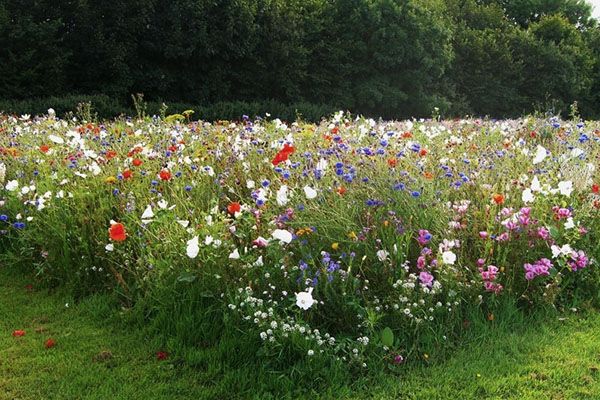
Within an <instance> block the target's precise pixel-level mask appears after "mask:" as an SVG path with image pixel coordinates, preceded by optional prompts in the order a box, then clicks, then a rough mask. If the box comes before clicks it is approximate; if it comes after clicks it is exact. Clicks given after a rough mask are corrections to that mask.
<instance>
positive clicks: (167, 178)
mask: <svg viewBox="0 0 600 400" xmlns="http://www.w3.org/2000/svg"><path fill="white" fill-rule="evenodd" d="M158 176H159V177H160V179H161V180H163V181H170V180H171V173H170V172H169V170H168V169H163V170H161V171H160V173H159V174H158Z"/></svg>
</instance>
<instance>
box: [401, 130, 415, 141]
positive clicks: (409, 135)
mask: <svg viewBox="0 0 600 400" xmlns="http://www.w3.org/2000/svg"><path fill="white" fill-rule="evenodd" d="M411 137H413V134H412V133H411V132H404V133H403V134H402V139H410V138H411Z"/></svg>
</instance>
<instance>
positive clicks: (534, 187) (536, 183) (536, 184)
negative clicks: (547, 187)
mask: <svg viewBox="0 0 600 400" xmlns="http://www.w3.org/2000/svg"><path fill="white" fill-rule="evenodd" d="M541 190H542V185H541V184H540V180H539V179H538V177H537V176H534V177H533V179H532V180H531V191H533V192H539V191H541Z"/></svg>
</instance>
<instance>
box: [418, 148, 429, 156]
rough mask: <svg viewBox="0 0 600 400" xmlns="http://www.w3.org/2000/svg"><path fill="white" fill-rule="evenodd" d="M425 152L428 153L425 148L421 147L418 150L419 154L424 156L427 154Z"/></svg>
mask: <svg viewBox="0 0 600 400" xmlns="http://www.w3.org/2000/svg"><path fill="white" fill-rule="evenodd" d="M427 153H429V151H428V150H427V149H421V150H419V155H420V156H421V157H425V156H426V155H427Z"/></svg>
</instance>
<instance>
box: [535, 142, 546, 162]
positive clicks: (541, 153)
mask: <svg viewBox="0 0 600 400" xmlns="http://www.w3.org/2000/svg"><path fill="white" fill-rule="evenodd" d="M546 155H547V154H546V149H545V148H544V147H543V146H540V145H539V144H538V147H537V150H536V152H535V157H533V164H539V163H541V162H542V161H544V159H545V158H546Z"/></svg>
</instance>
